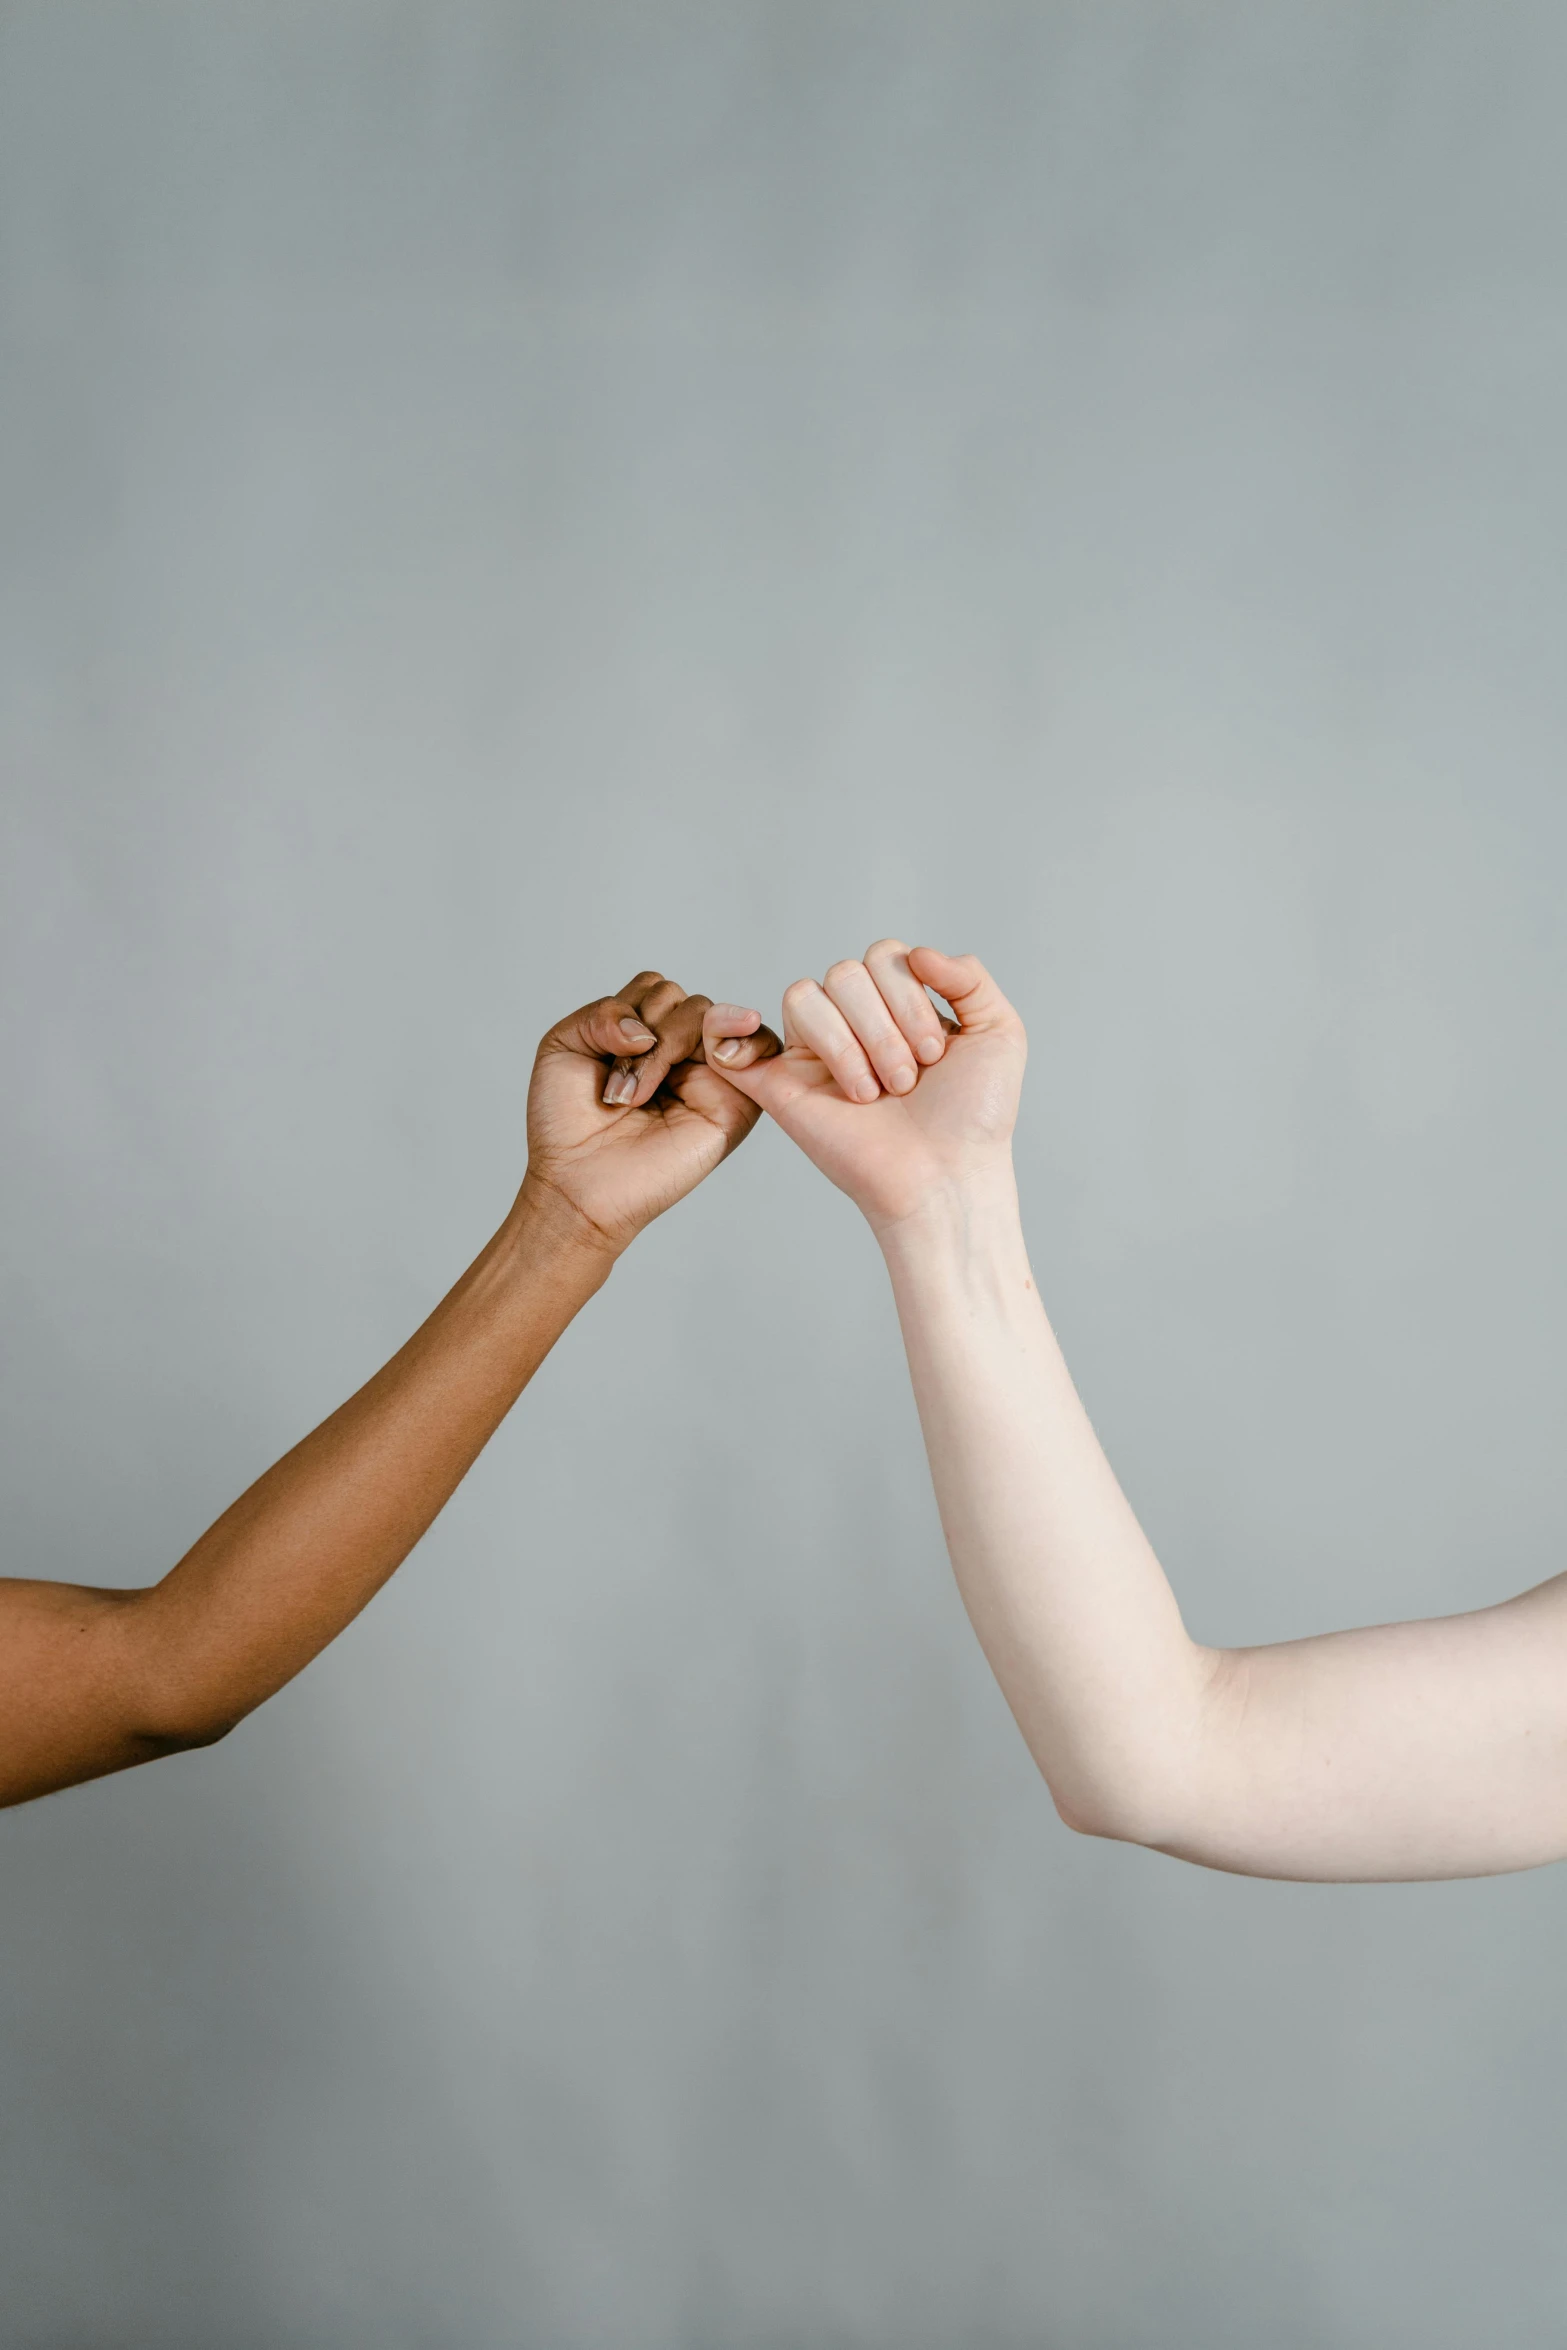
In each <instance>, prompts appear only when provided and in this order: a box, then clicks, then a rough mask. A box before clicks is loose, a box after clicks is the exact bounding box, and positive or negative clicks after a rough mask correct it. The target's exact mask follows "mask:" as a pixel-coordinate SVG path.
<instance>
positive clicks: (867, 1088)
mask: <svg viewBox="0 0 1567 2350" xmlns="http://www.w3.org/2000/svg"><path fill="white" fill-rule="evenodd" d="M880 1091H881V1087H880V1086H879V1085H878V1084H877V1082H876V1080H875V1078H874V1077H862V1078H860V1080H859V1081H858V1083H857V1084H856V1086H855V1088H854V1098H855V1100H856V1101H857V1102H873V1101H874V1100H875V1099H876V1096H877V1095H878V1094H879V1093H880Z"/></svg>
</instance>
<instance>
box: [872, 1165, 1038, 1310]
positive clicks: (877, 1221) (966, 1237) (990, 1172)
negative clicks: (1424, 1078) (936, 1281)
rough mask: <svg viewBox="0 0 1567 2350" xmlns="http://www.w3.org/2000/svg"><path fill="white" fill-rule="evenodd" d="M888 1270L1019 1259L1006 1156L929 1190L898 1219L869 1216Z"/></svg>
mask: <svg viewBox="0 0 1567 2350" xmlns="http://www.w3.org/2000/svg"><path fill="white" fill-rule="evenodd" d="M871 1228H872V1230H873V1231H874V1232H875V1234H876V1238H877V1241H878V1243H879V1245H880V1248H881V1252H882V1255H883V1257H884V1258H885V1259H886V1262H887V1269H888V1271H889V1272H890V1273H891V1274H892V1275H893V1278H894V1280H896V1279H897V1278H898V1276H899V1274H900V1273H904V1272H913V1271H916V1270H919V1269H921V1268H935V1267H954V1266H964V1265H978V1264H980V1263H995V1262H1002V1263H1005V1262H1008V1261H1010V1260H1013V1259H1021V1260H1022V1262H1023V1263H1024V1265H1025V1268H1026V1262H1027V1260H1026V1257H1024V1256H1023V1225H1022V1217H1021V1213H1020V1211H1019V1207H1018V1196H1017V1178H1016V1176H1015V1174H1014V1173H1013V1169H1012V1159H1011V1155H1010V1153H1008V1154H1007V1155H1006V1156H1005V1157H1004V1158H1002V1159H999V1160H996V1161H993V1162H992V1163H990V1164H989V1165H986V1166H984V1167H981V1168H976V1169H975V1170H974V1171H973V1172H971V1173H970V1174H967V1175H963V1176H957V1177H954V1178H953V1179H952V1180H951V1181H950V1182H948V1183H943V1184H940V1185H938V1186H936V1187H935V1188H934V1189H932V1190H931V1191H929V1192H927V1193H926V1194H925V1196H924V1197H923V1198H922V1199H921V1200H920V1202H919V1203H918V1205H917V1206H916V1207H914V1208H912V1209H910V1210H909V1211H908V1212H907V1213H906V1214H904V1215H901V1216H897V1217H886V1218H874V1217H873V1218H872V1219H871Z"/></svg>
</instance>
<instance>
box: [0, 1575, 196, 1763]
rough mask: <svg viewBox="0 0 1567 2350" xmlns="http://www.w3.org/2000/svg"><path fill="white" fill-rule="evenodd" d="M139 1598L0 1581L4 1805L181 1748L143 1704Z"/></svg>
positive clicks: (81, 1588)
mask: <svg viewBox="0 0 1567 2350" xmlns="http://www.w3.org/2000/svg"><path fill="white" fill-rule="evenodd" d="M143 1596H144V1595H143V1594H142V1593H141V1592H139V1591H98V1590H92V1589H89V1588H87V1587H85V1586H83V1585H78V1584H70V1583H33V1582H23V1581H17V1580H10V1579H5V1580H0V1805H4V1804H13V1803H25V1802H26V1801H27V1800H28V1799H29V1798H30V1797H32V1796H35V1795H47V1794H50V1793H51V1792H52V1791H53V1790H54V1789H56V1788H59V1787H70V1786H73V1785H75V1784H76V1782H77V1781H78V1780H82V1779H96V1778H100V1777H102V1775H103V1774H104V1773H105V1772H107V1771H118V1770H124V1769H125V1768H126V1767H127V1766H128V1765H130V1764H132V1763H139V1762H150V1761H151V1760H152V1759H153V1758H154V1756H156V1755H159V1754H165V1753H168V1752H169V1751H170V1750H171V1748H173V1747H174V1746H177V1745H178V1744H180V1743H182V1741H180V1740H178V1739H174V1738H169V1737H166V1736H163V1735H161V1734H160V1733H159V1731H158V1729H157V1726H156V1724H155V1722H154V1721H153V1719H152V1717H151V1712H150V1709H149V1708H148V1707H147V1705H146V1704H145V1703H144V1686H143V1685H144V1681H145V1675H144V1674H143V1673H142V1672H141V1670H140V1666H139V1657H140V1650H141V1646H142V1643H141V1641H140V1639H139V1636H138V1630H139V1624H138V1602H140V1601H141V1599H142V1598H143Z"/></svg>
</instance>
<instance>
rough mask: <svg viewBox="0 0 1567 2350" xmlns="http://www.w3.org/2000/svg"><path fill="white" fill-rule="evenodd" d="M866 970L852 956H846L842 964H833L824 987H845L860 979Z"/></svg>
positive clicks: (823, 983) (824, 981)
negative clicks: (857, 978)
mask: <svg viewBox="0 0 1567 2350" xmlns="http://www.w3.org/2000/svg"><path fill="white" fill-rule="evenodd" d="M864 969H865V965H864V964H863V963H859V962H856V961H855V959H854V957H853V956H852V955H846V956H845V957H844V959H843V961H842V962H841V963H834V964H833V966H832V969H831V970H830V971H829V972H828V974H827V977H826V978H825V979H824V980H823V982H822V985H823V986H824V987H829V988H831V987H844V986H846V985H848V983H849V982H850V981H852V980H853V979H855V978H856V977H858V976H859V975H860V974H861V973H862V972H863V971H864Z"/></svg>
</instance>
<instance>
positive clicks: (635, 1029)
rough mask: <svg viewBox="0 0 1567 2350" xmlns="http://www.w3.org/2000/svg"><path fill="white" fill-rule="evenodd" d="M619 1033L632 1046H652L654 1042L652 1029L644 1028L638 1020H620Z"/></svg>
mask: <svg viewBox="0 0 1567 2350" xmlns="http://www.w3.org/2000/svg"><path fill="white" fill-rule="evenodd" d="M620 1033H621V1035H622V1036H624V1037H626V1038H628V1039H629V1040H630V1042H631V1043H632V1044H652V1043H653V1042H654V1041H655V1039H654V1035H653V1031H652V1029H651V1028H644V1027H643V1025H642V1022H641V1021H640V1020H622V1021H621V1023H620Z"/></svg>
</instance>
